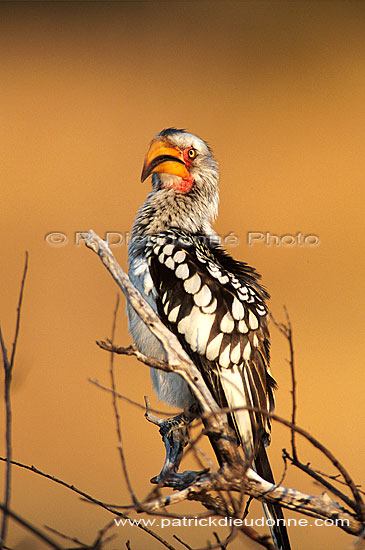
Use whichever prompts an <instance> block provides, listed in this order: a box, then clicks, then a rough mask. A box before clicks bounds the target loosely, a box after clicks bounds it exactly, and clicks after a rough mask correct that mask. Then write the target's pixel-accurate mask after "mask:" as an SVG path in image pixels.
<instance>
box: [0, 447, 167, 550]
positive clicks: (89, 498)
mask: <svg viewBox="0 0 365 550" xmlns="http://www.w3.org/2000/svg"><path fill="white" fill-rule="evenodd" d="M0 460H2V461H4V462H6V458H3V457H1V456H0ZM11 463H12V464H14V465H15V466H19V468H24V469H25V470H30V471H31V472H33V473H35V474H37V475H40V476H42V477H45V478H47V479H50V480H51V481H54V482H55V483H57V484H59V485H63V487H66V488H67V489H70V491H73V492H74V493H77V494H78V495H80V496H82V497H84V498H85V499H86V500H87V501H88V502H91V503H92V504H95V505H96V506H100V507H101V508H103V509H104V510H107V511H108V512H111V513H112V514H113V515H115V516H119V517H121V518H123V519H130V518H129V516H127V514H124V513H123V512H120V511H119V510H116V509H114V508H112V507H110V506H107V505H106V504H105V503H104V502H102V501H101V500H98V499H96V498H94V497H92V496H90V495H88V494H87V493H85V492H84V491H80V489H77V488H76V487H75V486H74V485H71V484H70V483H67V482H66V481H63V480H62V479H58V478H57V477H55V476H52V475H50V474H46V473H45V472H42V471H41V470H39V469H38V468H36V467H35V466H28V465H27V464H22V463H21V462H17V461H15V460H12V461H11ZM0 508H1V505H0ZM136 526H137V527H138V528H139V529H141V530H142V531H144V532H145V533H148V534H149V535H151V536H152V537H154V538H155V539H156V540H158V541H159V542H160V543H161V544H163V545H164V546H165V547H166V548H168V550H176V549H175V548H174V547H173V546H172V545H171V544H169V543H168V542H167V541H166V540H165V539H163V538H162V537H160V535H158V534H157V533H155V532H154V531H152V529H149V528H148V527H145V526H144V525H142V523H138V524H136Z"/></svg>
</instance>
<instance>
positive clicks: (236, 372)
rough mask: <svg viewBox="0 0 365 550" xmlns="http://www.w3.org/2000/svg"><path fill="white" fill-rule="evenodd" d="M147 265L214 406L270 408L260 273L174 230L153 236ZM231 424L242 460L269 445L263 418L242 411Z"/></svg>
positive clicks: (163, 309) (161, 306)
mask: <svg viewBox="0 0 365 550" xmlns="http://www.w3.org/2000/svg"><path fill="white" fill-rule="evenodd" d="M148 262H149V268H150V273H151V276H152V279H153V283H154V286H155V289H156V292H157V310H158V313H159V315H160V317H161V319H162V320H163V322H164V323H165V324H166V325H167V326H168V328H169V329H170V330H171V331H172V332H174V333H175V334H176V336H177V337H178V339H179V341H180V342H181V344H182V345H183V347H184V349H185V350H186V352H187V353H188V355H189V356H190V357H191V359H192V361H193V362H194V363H195V364H196V365H197V367H198V368H199V370H200V372H201V373H202V375H203V377H204V380H205V382H206V384H207V386H208V388H209V390H210V392H211V393H212V395H213V397H214V399H215V400H216V402H217V403H218V405H219V406H221V407H227V406H228V407H230V408H235V407H242V406H245V405H250V406H254V407H258V408H260V409H264V410H267V411H272V410H273V407H274V397H273V390H274V388H275V381H274V380H273V378H272V377H271V376H270V372H269V333H268V328H267V307H266V305H265V300H266V299H267V298H268V295H267V293H266V292H265V290H264V289H263V288H262V287H261V286H260V285H259V283H258V278H259V276H258V274H257V273H256V272H255V271H254V270H253V269H252V268H250V267H249V266H247V265H246V264H244V263H241V262H237V261H235V260H233V259H232V258H231V257H230V256H229V255H228V254H227V253H226V252H225V251H224V250H222V249H221V248H220V247H219V246H218V245H216V244H212V243H211V242H208V241H207V238H204V237H201V236H199V235H192V234H187V233H184V232H180V231H177V230H176V231H175V230H173V231H172V230H171V231H166V232H164V233H162V234H159V235H154V236H152V238H151V240H150V244H149V254H148ZM231 423H232V425H233V427H234V429H235V431H236V434H237V437H238V439H239V441H240V442H241V444H242V446H243V448H244V450H245V453H246V455H247V456H251V454H252V452H253V450H254V449H255V450H256V451H257V445H261V443H263V444H264V445H266V444H268V442H269V440H270V421H269V419H268V418H267V416H265V415H262V414H260V413H253V412H250V411H247V410H244V411H242V410H241V411H237V412H234V413H233V414H232V415H231ZM255 446H256V447H255Z"/></svg>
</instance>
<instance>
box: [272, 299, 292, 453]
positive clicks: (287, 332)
mask: <svg viewBox="0 0 365 550" xmlns="http://www.w3.org/2000/svg"><path fill="white" fill-rule="evenodd" d="M284 311H285V315H286V322H287V324H286V325H285V324H284V323H278V322H277V321H276V320H275V319H274V316H273V315H272V314H271V315H270V317H271V319H272V321H273V323H274V325H275V326H276V327H277V328H278V329H279V331H280V332H281V334H283V335H284V337H285V338H286V339H287V341H288V344H289V356H290V358H289V361H288V363H289V365H290V374H291V384H292V389H291V390H290V393H291V395H292V413H291V423H292V424H293V426H295V425H296V413H297V395H296V388H297V381H296V378H295V362H294V344H293V329H292V326H291V321H290V317H289V314H288V310H287V309H286V306H284ZM291 448H292V453H293V457H294V459H295V460H297V458H298V455H297V447H296V443H295V430H294V429H291Z"/></svg>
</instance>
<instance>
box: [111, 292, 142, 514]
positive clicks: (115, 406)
mask: <svg viewBox="0 0 365 550" xmlns="http://www.w3.org/2000/svg"><path fill="white" fill-rule="evenodd" d="M118 308H119V294H118V295H117V301H116V304H115V310H114V315H113V325H112V337H111V344H112V345H113V342H114V336H115V329H116V324H117V313H118ZM109 374H110V383H111V389H112V403H113V410H114V418H115V426H116V430H117V438H118V451H119V456H120V461H121V464H122V469H123V474H124V477H125V481H126V484H127V487H128V491H129V494H130V495H131V498H132V502H133V504H135V505H138V500H137V498H136V495H135V493H134V491H133V488H132V484H131V481H130V478H129V474H128V470H127V464H126V460H125V456H124V450H123V440H122V431H121V427H120V416H119V411H118V404H117V398H116V395H115V394H116V385H115V376H114V353H111V354H110V368H109Z"/></svg>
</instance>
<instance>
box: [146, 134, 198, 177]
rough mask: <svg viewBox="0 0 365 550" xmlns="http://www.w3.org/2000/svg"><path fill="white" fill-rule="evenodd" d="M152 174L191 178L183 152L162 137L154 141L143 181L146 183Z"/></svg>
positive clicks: (147, 159)
mask: <svg viewBox="0 0 365 550" xmlns="http://www.w3.org/2000/svg"><path fill="white" fill-rule="evenodd" d="M152 172H165V173H167V174H173V175H175V176H180V177H181V178H188V177H189V172H188V169H187V167H186V165H185V162H184V160H183V155H182V152H181V151H179V150H178V149H175V147H172V146H171V145H170V144H169V142H168V141H166V140H165V139H163V138H161V137H156V138H155V139H153V140H152V143H151V145H150V148H149V149H148V152H147V155H146V158H145V160H144V165H143V170H142V175H141V181H142V182H144V181H145V179H146V178H147V177H148V176H149V175H150V174H152Z"/></svg>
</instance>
